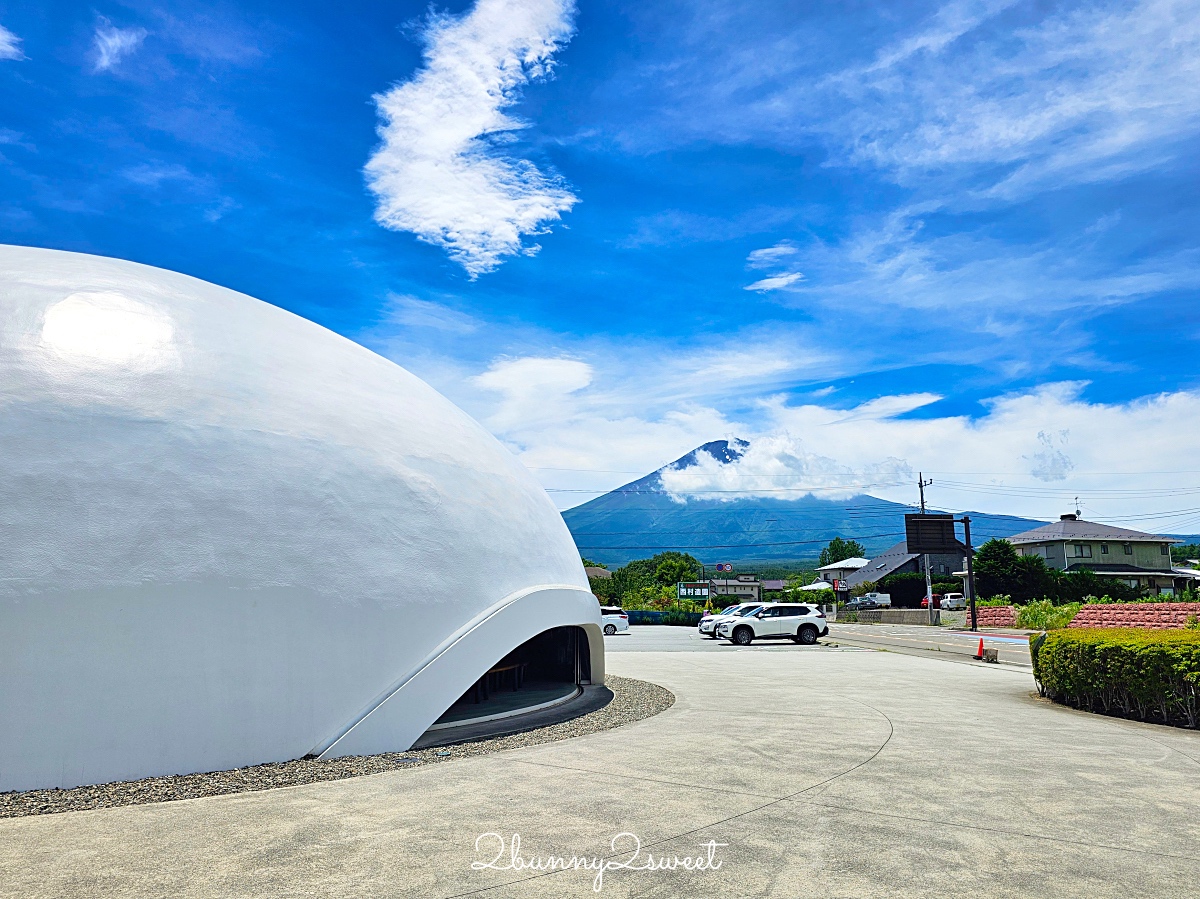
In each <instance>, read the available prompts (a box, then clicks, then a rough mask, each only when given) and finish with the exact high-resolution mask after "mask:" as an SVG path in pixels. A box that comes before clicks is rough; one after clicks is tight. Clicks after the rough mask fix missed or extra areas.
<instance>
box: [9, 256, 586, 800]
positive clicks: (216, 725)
mask: <svg viewBox="0 0 1200 899" xmlns="http://www.w3.org/2000/svg"><path fill="white" fill-rule="evenodd" d="M502 663H503V664H502ZM493 669H501V670H498V671H493V672H492V674H490V675H488V674H487V672H489V671H490V670H493ZM603 678H604V650H603V643H602V638H601V635H600V613H599V605H598V603H597V602H596V599H595V598H594V597H593V596H592V595H591V593H590V592H589V589H588V581H587V578H586V576H585V575H584V571H583V567H582V564H581V562H580V559H579V554H578V552H577V551H576V548H575V544H574V542H573V541H572V539H571V535H570V533H569V532H568V531H567V528H566V526H565V525H564V524H563V521H562V517H561V516H560V515H559V513H558V512H557V510H556V509H555V508H554V506H553V504H552V503H551V502H550V500H549V498H548V497H547V496H546V493H545V492H544V491H543V490H542V488H541V487H540V486H539V485H538V484H537V482H536V481H535V480H534V479H533V478H532V477H531V476H530V474H529V473H528V472H527V471H526V470H525V469H524V468H522V467H521V465H520V464H519V463H518V462H517V461H516V460H515V459H514V458H513V457H512V456H511V455H510V454H509V453H508V452H507V451H506V450H505V449H504V448H503V447H502V446H501V445H500V444H499V443H498V442H497V441H496V440H495V439H494V438H493V437H491V436H490V435H489V434H488V433H487V432H486V431H484V430H483V428H481V427H480V426H479V425H478V424H476V423H475V422H474V421H473V420H472V419H470V418H469V417H468V416H467V415H465V414H464V413H463V412H461V411H460V410H459V409H458V408H456V407H455V406H454V405H452V404H451V403H450V402H448V401H447V400H446V399H444V398H443V397H442V396H440V395H439V394H438V393H436V392H435V391H434V390H433V389H432V388H430V387H429V386H428V385H426V384H425V383H424V382H422V381H420V380H419V379H417V378H416V377H414V376H413V375H411V374H409V373H408V372H407V371H405V370H404V369H402V368H400V367H399V366H397V365H394V364H393V363H391V362H389V361H387V360H386V359H383V358H381V357H379V356H377V355H375V354H374V353H371V352H369V351H368V350H366V349H364V348H363V347H361V346H359V345H357V344H355V343H353V342H351V341H349V340H347V339H345V338H343V337H340V336H338V335H336V334H333V333H331V332H330V331H327V330H325V329H323V328H321V327H319V326H317V325H315V324H313V323H311V322H309V321H306V320H304V319H302V318H299V317H297V316H295V315H292V314H291V313H288V312H285V311H283V310H281V309H278V308H276V307H274V306H270V305H268V304H266V303H263V302H260V301H258V300H255V299H252V298H250V297H247V296H245V295H243V294H239V293H235V292H233V291H231V290H226V289H224V288H221V287H216V286H214V285H212V284H208V283H205V282H203V281H198V280H196V279H194V278H189V277H186V276H184V275H179V274H175V273H172V272H167V271H163V270H160V269H155V268H150V267H147V266H143V265H137V264H134V263H130V262H123V261H118V260H113V259H104V258H99V257H94V256H85V255H80V254H75V253H64V252H57V251H51V250H39V249H28V248H22V247H0V721H3V722H4V726H3V727H0V791H5V790H14V789H30V788H38V787H57V786H62V787H68V786H74V785H78V784H89V783H102V782H106V781H113V780H125V779H131V778H138V777H145V776H150V775H158V774H169V773H184V772H192V771H207V770H219V769H223V768H231V767H238V766H242V765H247V764H254V763H260V762H268V761H282V760H287V759H294V758H300V757H304V756H321V757H336V756H343V755H360V754H369V753H375V752H384V751H396V750H405V749H408V748H409V747H410V746H412V745H413V743H414V742H415V741H417V740H418V739H419V738H420V737H421V736H422V734H424V733H425V732H426V731H427V730H428V729H429V728H430V727H431V726H432V725H434V724H435V722H438V721H439V718H443V716H447V713H448V710H449V711H450V712H451V714H449V715H448V716H447V717H446V718H445V719H443V722H442V723H443V724H445V723H447V721H454V720H461V719H464V718H472V717H473V716H474V717H475V718H479V717H487V716H485V715H473V711H474V710H473V705H472V702H473V700H478V699H479V698H480V696H481V694H480V693H479V686H485V685H486V684H488V683H490V684H491V685H492V686H493V688H494V687H496V686H497V685H498V684H500V683H502V684H503V686H504V695H505V702H506V703H507V705H506V706H505V709H506V710H507V711H508V712H511V711H513V709H514V708H520V707H521V705H522V702H525V703H526V704H527V705H532V704H537V705H541V704H546V702H547V699H546V697H547V696H548V695H551V694H553V695H552V696H551V699H552V700H553V698H554V696H559V695H561V696H566V695H574V692H578V690H577V685H580V684H586V683H589V682H591V681H594V682H596V683H603ZM481 679H482V680H481ZM476 685H479V686H476ZM518 685H520V686H521V689H520V690H516V687H517V686H518ZM531 685H532V686H534V687H537V688H538V689H532V688H531ZM572 691H574V692H572ZM484 692H485V693H486V690H485V691H484ZM460 698H462V699H460ZM535 700H536V703H535ZM456 703H457V705H456ZM452 706H454V709H455V710H457V712H455V710H452V708H451V707H452ZM488 708H490V706H489V705H488V703H486V702H485V703H482V704H481V705H480V707H479V709H478V710H477V711H479V712H482V711H486V710H487V709H488Z"/></svg>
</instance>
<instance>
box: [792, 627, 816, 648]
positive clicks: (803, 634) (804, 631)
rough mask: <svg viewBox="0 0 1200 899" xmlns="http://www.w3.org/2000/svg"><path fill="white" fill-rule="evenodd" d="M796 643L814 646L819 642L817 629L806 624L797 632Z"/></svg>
mask: <svg viewBox="0 0 1200 899" xmlns="http://www.w3.org/2000/svg"><path fill="white" fill-rule="evenodd" d="M796 642H797V643H803V644H804V645H805V646H812V645H813V644H814V643H816V642H817V629H816V628H815V627H813V626H812V625H811V624H806V625H804V626H803V627H801V628H800V630H799V631H797V632H796Z"/></svg>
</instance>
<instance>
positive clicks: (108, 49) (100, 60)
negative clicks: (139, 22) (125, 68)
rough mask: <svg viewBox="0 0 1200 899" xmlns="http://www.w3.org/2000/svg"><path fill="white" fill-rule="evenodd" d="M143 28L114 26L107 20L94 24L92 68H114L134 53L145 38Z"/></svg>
mask: <svg viewBox="0 0 1200 899" xmlns="http://www.w3.org/2000/svg"><path fill="white" fill-rule="evenodd" d="M146 34H147V31H146V29H145V28H116V27H114V26H113V25H110V24H109V23H108V22H104V23H103V24H100V25H97V26H96V34H95V37H94V38H93V48H94V50H95V60H94V62H93V63H92V70H93V71H95V72H109V71H112V70H113V69H114V68H116V67H117V66H118V65H119V64H120V63H121V60H123V59H125V58H126V57H128V56H130V55H132V54H133V53H135V52H136V51H137V49H138V47H140V46H141V45H142V41H144V40H145V39H146Z"/></svg>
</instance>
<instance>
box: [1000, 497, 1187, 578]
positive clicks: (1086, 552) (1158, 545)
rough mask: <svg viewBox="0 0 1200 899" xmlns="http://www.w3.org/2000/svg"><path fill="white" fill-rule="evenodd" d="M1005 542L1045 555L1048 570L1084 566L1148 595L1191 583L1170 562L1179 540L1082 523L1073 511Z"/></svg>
mask: <svg viewBox="0 0 1200 899" xmlns="http://www.w3.org/2000/svg"><path fill="white" fill-rule="evenodd" d="M1008 542H1009V543H1011V544H1012V545H1013V547H1014V548H1015V549H1016V551H1017V552H1018V553H1019V554H1020V555H1023V556H1040V557H1041V558H1043V559H1045V560H1046V565H1047V567H1049V568H1056V569H1058V570H1059V571H1067V572H1071V571H1082V570H1083V569H1087V570H1089V571H1093V572H1095V573H1096V574H1098V575H1102V576H1103V577H1111V578H1114V579H1115V580H1118V581H1121V582H1122V583H1124V584H1126V585H1128V586H1130V587H1133V588H1134V589H1137V590H1145V591H1147V592H1149V593H1164V594H1172V593H1174V592H1175V590H1176V588H1177V587H1178V588H1179V589H1183V588H1184V587H1185V586H1186V585H1187V584H1188V583H1190V582H1191V580H1190V578H1188V577H1187V576H1186V575H1182V574H1180V573H1179V572H1176V571H1175V570H1174V567H1173V566H1172V564H1171V544H1172V543H1178V542H1180V541H1178V540H1176V539H1175V538H1173V537H1163V536H1161V535H1159V534H1146V533H1143V532H1142V531H1132V530H1129V529H1128V528H1118V527H1113V526H1112V525H1108V524H1097V523H1096V522H1094V521H1083V520H1082V519H1080V518H1079V516H1077V515H1062V516H1060V517H1059V519H1058V521H1055V522H1052V523H1050V524H1046V525H1042V526H1041V527H1039V528H1034V529H1033V530H1031V531H1023V532H1022V533H1020V534H1013V535H1012V536H1011V537H1009V538H1008Z"/></svg>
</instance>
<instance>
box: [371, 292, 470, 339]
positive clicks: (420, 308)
mask: <svg viewBox="0 0 1200 899" xmlns="http://www.w3.org/2000/svg"><path fill="white" fill-rule="evenodd" d="M388 299H389V309H388V311H387V316H386V317H387V320H388V322H389V323H390V324H392V325H399V326H401V327H403V328H420V329H425V330H432V331H447V332H450V333H453V334H472V333H474V332H475V331H477V330H478V329H479V326H480V322H479V321H478V320H477V319H476V318H475V317H474V316H471V315H467V314H466V313H465V312H459V311H458V310H457V309H452V308H451V307H449V306H444V305H442V304H441V303H433V302H430V301H429V300H422V299H418V298H417V297H413V296H399V295H397V294H392V295H391V296H390V297H389V298H388Z"/></svg>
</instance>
